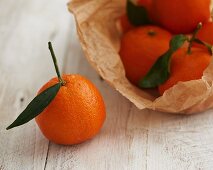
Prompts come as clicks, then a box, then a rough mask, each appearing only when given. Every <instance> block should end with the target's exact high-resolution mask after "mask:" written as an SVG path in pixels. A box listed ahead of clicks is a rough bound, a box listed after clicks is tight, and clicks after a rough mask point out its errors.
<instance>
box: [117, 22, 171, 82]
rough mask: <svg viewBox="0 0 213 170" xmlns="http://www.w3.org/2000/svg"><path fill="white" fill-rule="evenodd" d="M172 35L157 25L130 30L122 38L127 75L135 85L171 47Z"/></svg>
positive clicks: (122, 53)
mask: <svg viewBox="0 0 213 170" xmlns="http://www.w3.org/2000/svg"><path fill="white" fill-rule="evenodd" d="M171 37H172V35H171V34H170V33H169V32H168V31H166V30H164V29H161V28H159V27H157V26H143V27H138V28H135V29H132V30H130V31H129V32H127V33H126V34H124V36H123V37H122V39H121V47H120V56H121V60H122V62H123V65H124V68H125V71H126V77H127V78H128V79H129V80H130V81H131V82H132V83H133V84H135V85H137V84H138V82H139V80H140V79H141V78H143V77H144V76H145V75H146V74H147V73H148V71H149V70H150V68H151V67H152V65H153V64H154V63H155V62H156V60H157V59H158V58H159V57H160V56H161V55H162V54H164V53H165V52H166V51H167V50H168V49H169V41H170V39H171Z"/></svg>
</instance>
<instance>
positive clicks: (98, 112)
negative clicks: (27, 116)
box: [36, 75, 106, 145]
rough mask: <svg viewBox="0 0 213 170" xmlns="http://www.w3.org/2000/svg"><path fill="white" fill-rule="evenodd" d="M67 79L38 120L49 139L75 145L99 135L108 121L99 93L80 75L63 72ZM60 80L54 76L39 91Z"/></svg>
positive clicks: (64, 77) (64, 78) (58, 142)
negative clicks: (106, 120) (105, 121)
mask: <svg viewBox="0 0 213 170" xmlns="http://www.w3.org/2000/svg"><path fill="white" fill-rule="evenodd" d="M63 80H64V81H65V82H66V84H65V86H62V87H61V88H60V90H59V92H58V93H57V96H56V97H55V98H54V99H53V101H52V102H51V103H50V105H48V107H47V108H46V109H45V110H44V111H43V112H42V113H41V114H40V115H38V116H37V117H36V123H37V124H38V126H39V128H40V129H41V131H42V133H43V134H44V136H45V137H46V138H48V139H49V140H50V141H52V142H54V143H57V144H63V145H72V144H78V143H81V142H84V141H86V140H88V139H90V138H92V137H93V136H94V135H96V134H97V133H98V132H99V131H100V129H101V127H102V125H103V123H104V120H105V116H106V113H105V105H104V102H103V99H102V96H101V94H100V92H99V91H98V90H97V88H96V87H95V86H94V85H93V84H92V83H91V82H90V81H89V80H87V79H85V78H84V77H82V76H80V75H64V76H63ZM56 83H58V78H53V79H51V80H50V81H49V82H48V83H46V84H45V85H44V86H43V87H42V88H41V89H40V90H39V93H41V92H42V91H43V90H45V89H47V88H48V87H50V86H52V85H54V84H56Z"/></svg>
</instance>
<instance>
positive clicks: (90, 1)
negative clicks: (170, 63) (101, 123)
mask: <svg viewBox="0 0 213 170" xmlns="http://www.w3.org/2000/svg"><path fill="white" fill-rule="evenodd" d="M68 8H69V10H70V11H71V12H72V13H73V15H74V17H75V20H76V27H77V32H78V35H79V39H80V43H81V46H82V48H83V51H84V53H85V56H86V58H87V59H88V61H89V62H90V64H91V65H92V66H93V67H94V68H95V70H96V71H97V72H98V73H99V74H100V76H101V77H102V78H103V79H104V80H106V81H107V82H108V83H109V84H110V85H111V86H113V87H114V88H115V89H116V90H117V91H119V92H120V93H121V94H122V95H123V96H125V97H126V98H127V99H129V100H130V101H131V102H132V103H134V104H135V105H136V106H137V107H138V108H139V109H144V108H148V109H152V110H156V111H161V112H168V113H176V114H192V113H197V112H201V111H204V110H207V109H210V108H212V107H213V60H212V62H211V64H210V65H209V67H208V68H207V69H206V70H205V72H204V73H203V77H202V79H200V80H192V81H188V82H179V83H178V84H177V85H175V86H173V87H172V88H170V89H169V90H167V91H166V92H165V93H164V95H163V96H160V97H156V95H154V94H152V93H150V91H149V90H141V89H138V88H137V87H135V86H134V85H132V84H131V83H130V82H129V81H128V80H127V78H126V77H125V70H124V67H123V65H122V62H121V60H120V56H119V54H118V51H119V45H120V32H119V30H118V27H117V25H116V20H117V19H118V18H119V17H120V16H121V15H122V14H123V13H124V12H125V1H124V0H72V1H71V2H70V3H69V4H68Z"/></svg>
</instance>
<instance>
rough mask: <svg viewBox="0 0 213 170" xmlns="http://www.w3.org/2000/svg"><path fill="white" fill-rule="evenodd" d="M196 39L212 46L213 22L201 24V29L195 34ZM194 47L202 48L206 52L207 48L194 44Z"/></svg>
mask: <svg viewBox="0 0 213 170" xmlns="http://www.w3.org/2000/svg"><path fill="white" fill-rule="evenodd" d="M197 38H198V39H200V40H201V41H204V42H206V43H208V44H210V45H213V22H208V23H205V24H203V27H202V28H201V29H200V30H199V32H198V34H197ZM194 46H196V47H200V48H204V49H206V50H207V48H206V47H205V46H204V45H200V44H197V43H194Z"/></svg>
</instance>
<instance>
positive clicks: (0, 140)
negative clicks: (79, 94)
mask: <svg viewBox="0 0 213 170" xmlns="http://www.w3.org/2000/svg"><path fill="white" fill-rule="evenodd" d="M66 3H67V1H66V0H51V1H47V0H18V1H15V0H0V75H1V76H0V122H1V123H0V170H13V169H14V170H17V169H18V170H31V169H34V170H42V169H47V170H52V169H57V170H60V169H80V170H86V169H89V170H90V169H91V170H93V169H94V170H104V169H106V170H125V169H131V170H132V169H144V170H158V169H159V170H198V169H201V170H212V169H213V111H212V110H210V111H207V112H205V113H202V114H198V115H193V116H178V115H170V114H164V113H157V112H154V111H149V110H142V111H139V110H138V109H137V108H136V107H135V106H134V105H132V104H131V103H130V102H129V101H128V100H127V99H125V98H124V97H122V96H121V95H120V94H119V93H118V92H116V91H115V90H114V89H112V88H111V87H110V86H108V85H107V84H106V83H105V82H104V81H102V80H100V78H99V76H98V75H97V74H96V73H95V71H94V70H93V69H92V68H91V66H90V65H89V64H88V63H87V61H86V59H85V58H84V57H83V53H82V50H81V47H80V45H79V42H78V39H77V36H76V31H75V24H74V20H73V18H72V16H71V15H70V14H69V12H68V10H67V8H66ZM49 40H51V41H52V42H53V45H54V48H55V51H56V54H57V56H58V60H59V63H60V67H61V69H62V71H63V72H64V73H80V74H82V75H85V76H86V77H88V78H89V79H90V80H92V81H93V82H94V83H95V84H96V85H97V87H98V88H99V89H100V91H101V93H102V95H103V97H104V100H105V103H106V106H107V119H106V122H105V124H104V127H103V129H102V130H101V133H99V134H98V135H97V136H96V137H95V138H94V139H92V140H90V141H87V142H86V143H83V144H80V145H75V146H60V145H56V144H53V143H51V142H49V141H48V140H46V139H45V138H44V137H43V136H42V134H41V132H40V130H39V129H38V127H37V126H36V124H35V122H34V121H31V122H30V123H28V124H26V125H24V126H21V127H19V128H15V129H12V130H10V131H6V130H5V128H6V127H7V126H8V125H9V124H10V123H11V122H12V121H13V120H14V119H15V118H16V117H17V115H18V114H19V113H20V112H21V111H22V110H23V109H24V108H25V107H26V105H27V104H28V103H29V101H31V100H32V98H33V97H34V96H35V94H36V92H37V90H38V89H39V88H40V87H41V86H42V85H43V84H44V83H45V82H46V81H48V80H49V79H51V78H52V77H53V76H55V71H54V68H53V64H52V61H51V58H50V54H49V51H48V48H47V42H48V41H49Z"/></svg>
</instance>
